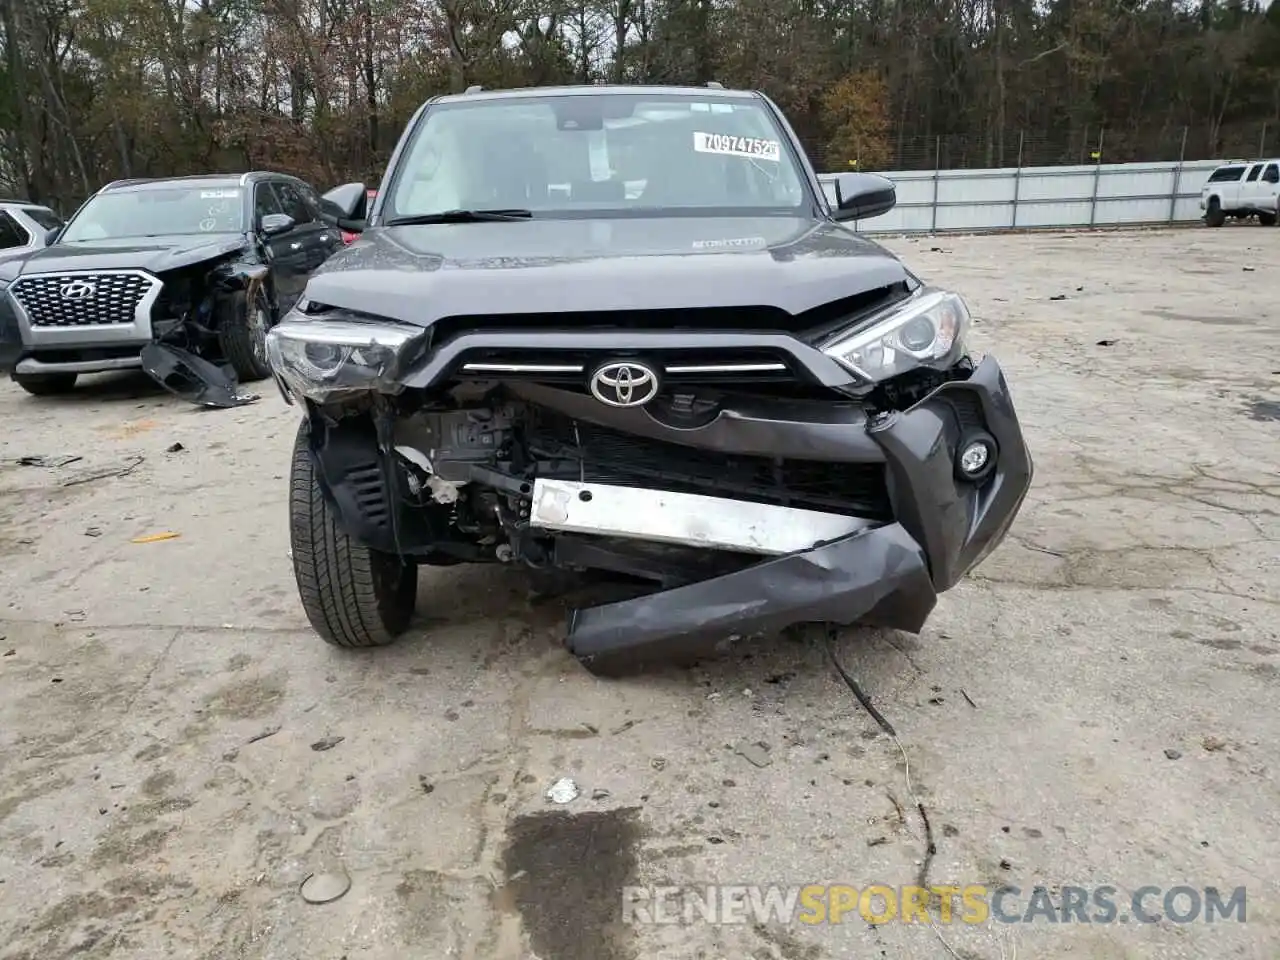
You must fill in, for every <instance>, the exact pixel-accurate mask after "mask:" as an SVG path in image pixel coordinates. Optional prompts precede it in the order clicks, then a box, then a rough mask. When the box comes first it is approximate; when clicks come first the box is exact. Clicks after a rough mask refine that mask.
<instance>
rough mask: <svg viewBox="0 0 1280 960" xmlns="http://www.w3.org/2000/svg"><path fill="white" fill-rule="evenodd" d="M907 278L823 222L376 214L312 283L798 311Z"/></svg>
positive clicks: (313, 291) (425, 315)
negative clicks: (389, 221) (401, 219)
mask: <svg viewBox="0 0 1280 960" xmlns="http://www.w3.org/2000/svg"><path fill="white" fill-rule="evenodd" d="M910 277H911V275H910V274H909V273H908V272H907V269H906V268H905V267H904V266H903V265H902V263H901V262H900V261H899V260H898V259H897V258H896V257H894V256H893V255H892V254H891V253H889V252H888V251H887V250H885V249H884V248H883V247H881V246H880V245H879V244H877V243H875V242H873V241H870V240H867V239H865V238H863V237H860V236H858V235H857V234H855V233H853V232H852V231H851V230H848V229H846V228H844V227H841V226H839V225H838V224H835V223H831V222H828V221H816V220H810V219H802V218H793V217H723V218H714V219H710V218H686V217H666V218H646V219H631V218H620V219H614V220H599V219H593V220H521V221H514V222H499V223H454V224H440V225H430V226H402V227H374V228H372V229H371V230H369V231H368V232H366V233H365V234H364V236H362V237H361V239H360V240H359V242H357V243H355V244H353V245H352V246H350V247H348V248H347V249H345V250H342V251H339V252H338V253H337V254H335V255H334V256H333V257H331V258H330V259H329V260H328V261H327V262H326V263H325V264H324V266H323V267H321V269H320V270H319V271H318V272H317V273H316V274H315V275H314V276H313V277H312V278H311V281H310V283H309V285H308V287H307V296H308V297H309V298H310V299H313V300H316V301H319V302H321V303H325V304H329V305H331V306H335V307H342V308H346V309H351V310H359V311H361V312H363V313H368V314H375V315H378V316H384V317H388V318H392V319H397V320H403V321H408V322H412V323H418V324H422V325H424V326H425V325H429V324H431V323H434V322H435V321H436V320H438V319H440V318H441V317H449V316H466V315H481V314H489V315H492V314H510V313H554V312H557V311H597V310H598V311H608V310H661V309H678V308H699V307H735V306H742V307H747V306H768V307H778V308H781V309H782V310H785V311H787V312H788V313H793V314H796V313H801V312H803V311H805V310H808V309H810V308H813V307H816V306H821V305H822V304H825V303H830V302H831V301H834V300H839V299H841V298H844V297H849V296H853V295H854V294H858V293H862V292H864V291H866V290H871V289H875V288H877V287H884V286H888V285H890V284H894V283H901V282H903V281H905V280H908V278H910Z"/></svg>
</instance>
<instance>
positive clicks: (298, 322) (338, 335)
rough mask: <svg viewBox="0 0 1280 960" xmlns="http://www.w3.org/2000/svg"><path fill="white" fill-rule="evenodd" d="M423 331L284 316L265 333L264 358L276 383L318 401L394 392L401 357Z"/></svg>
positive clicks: (395, 390)
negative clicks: (371, 392) (344, 396)
mask: <svg viewBox="0 0 1280 960" xmlns="http://www.w3.org/2000/svg"><path fill="white" fill-rule="evenodd" d="M425 335H426V331H425V330H423V329H422V328H420V327H407V326H400V325H397V324H394V323H391V322H389V321H388V322H385V323H378V322H367V323H366V322H361V321H353V320H310V319H307V320H303V319H291V318H286V319H285V320H283V321H281V322H280V323H279V324H277V325H276V326H275V327H273V328H272V329H271V331H270V332H269V333H268V334H267V359H268V360H269V361H270V363H271V369H272V370H273V371H274V373H275V375H276V376H277V377H278V378H279V379H280V380H281V381H282V384H283V385H284V386H285V387H287V388H289V389H290V390H292V391H293V392H295V393H297V394H299V395H301V396H304V397H307V398H308V399H310V400H315V401H316V402H319V403H323V402H325V401H327V400H332V399H334V398H336V397H338V396H341V395H343V394H353V393H364V392H370V391H377V392H382V393H398V392H399V390H400V387H399V385H398V383H397V379H396V378H397V376H398V375H399V372H400V365H401V361H402V360H403V359H404V357H405V356H406V354H407V353H408V352H409V351H410V350H411V349H412V348H413V347H414V346H415V344H416V343H417V342H418V341H420V340H421V339H422V338H423V337H424V336H425Z"/></svg>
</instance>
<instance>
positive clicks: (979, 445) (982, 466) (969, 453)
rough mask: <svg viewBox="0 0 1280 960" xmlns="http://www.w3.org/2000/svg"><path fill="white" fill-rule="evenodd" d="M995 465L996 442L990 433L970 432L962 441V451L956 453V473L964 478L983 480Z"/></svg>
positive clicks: (972, 480)
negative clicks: (975, 433)
mask: <svg viewBox="0 0 1280 960" xmlns="http://www.w3.org/2000/svg"><path fill="white" fill-rule="evenodd" d="M995 465H996V442H995V439H994V438H993V437H992V436H991V435H990V434H986V433H982V434H977V435H973V434H970V435H969V436H967V437H965V438H964V440H962V441H961V442H960V452H959V453H958V454H956V473H957V474H958V475H959V477H960V478H961V479H962V480H968V481H970V482H976V481H978V480H981V479H982V478H983V477H985V476H986V475H987V474H989V473H990V472H991V471H992V469H993V468H994V467H995Z"/></svg>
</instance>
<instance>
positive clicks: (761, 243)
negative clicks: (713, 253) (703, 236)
mask: <svg viewBox="0 0 1280 960" xmlns="http://www.w3.org/2000/svg"><path fill="white" fill-rule="evenodd" d="M768 245H769V241H768V240H766V239H765V238H764V237H729V238H727V239H722V240H695V241H693V249H695V250H740V249H743V248H746V249H748V250H755V249H758V248H760V247H767V246H768Z"/></svg>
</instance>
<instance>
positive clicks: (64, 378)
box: [13, 373, 79, 397]
mask: <svg viewBox="0 0 1280 960" xmlns="http://www.w3.org/2000/svg"><path fill="white" fill-rule="evenodd" d="M78 377H79V374H75V373H15V374H14V375H13V382H14V383H16V384H17V385H18V386H20V387H21V388H22V389H23V390H25V391H27V393H29V394H31V395H32V396H33V397H60V396H63V395H64V394H68V393H70V392H71V391H72V390H74V389H75V388H76V380H77V379H78Z"/></svg>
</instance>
